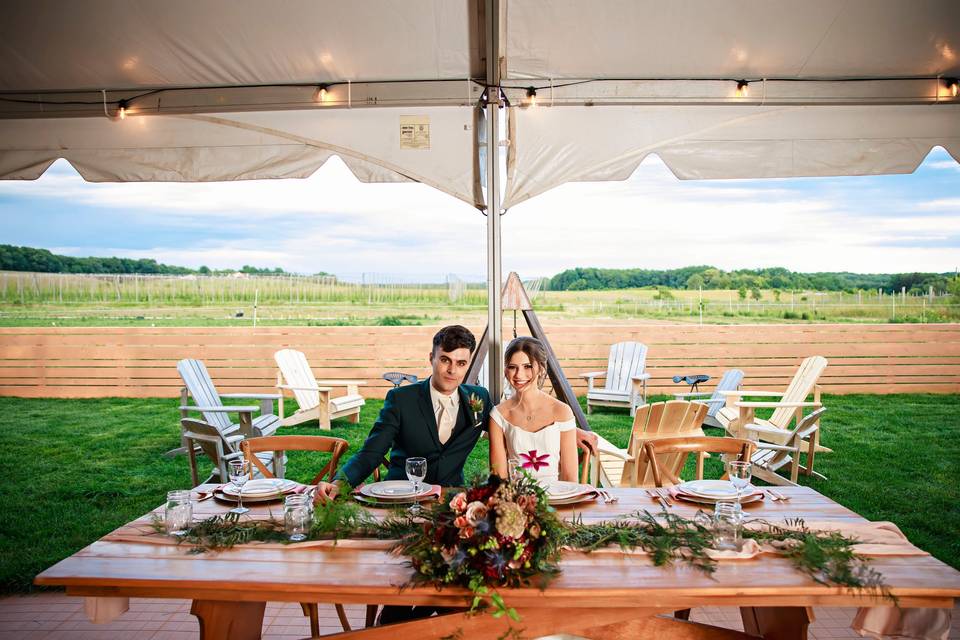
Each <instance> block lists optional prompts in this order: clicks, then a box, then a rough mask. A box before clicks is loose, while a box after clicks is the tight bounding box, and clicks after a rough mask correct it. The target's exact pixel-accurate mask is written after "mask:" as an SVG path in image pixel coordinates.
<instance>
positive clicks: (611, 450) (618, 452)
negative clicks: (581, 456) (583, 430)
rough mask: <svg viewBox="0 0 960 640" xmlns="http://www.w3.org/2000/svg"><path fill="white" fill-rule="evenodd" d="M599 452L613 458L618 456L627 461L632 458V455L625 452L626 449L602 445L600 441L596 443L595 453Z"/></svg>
mask: <svg viewBox="0 0 960 640" xmlns="http://www.w3.org/2000/svg"><path fill="white" fill-rule="evenodd" d="M601 453H606V454H607V455H611V456H613V457H615V458H620V459H621V460H625V461H627V462H629V461H631V460H633V456H632V455H630V454H629V453H627V452H626V451H624V450H623V449H618V448H617V447H609V446H604V445H603V444H602V443H597V455H599V454H601Z"/></svg>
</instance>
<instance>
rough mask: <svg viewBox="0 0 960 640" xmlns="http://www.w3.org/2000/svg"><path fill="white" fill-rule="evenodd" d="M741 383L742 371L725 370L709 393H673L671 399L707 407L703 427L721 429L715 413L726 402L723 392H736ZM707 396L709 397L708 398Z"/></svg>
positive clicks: (721, 426)
mask: <svg viewBox="0 0 960 640" xmlns="http://www.w3.org/2000/svg"><path fill="white" fill-rule="evenodd" d="M741 383H743V371H741V370H740V369H727V370H726V371H724V372H723V376H722V377H721V378H720V382H718V383H717V386H716V387H715V388H714V389H713V391H712V392H710V391H690V392H687V393H675V394H673V397H674V398H676V399H677V400H689V401H691V402H700V403H702V404H705V405H707V406H708V407H709V409H707V417H706V418H704V420H703V426H705V427H717V428H720V429H723V428H724V427H723V425H722V424H720V422H719V421H718V420H717V413H719V412H720V409H722V408H723V406H724V404H726V402H727V398H726V397H725V396H724V395H723V392H724V391H736V390H737V389H739V388H740V385H741ZM708 396H709V397H708Z"/></svg>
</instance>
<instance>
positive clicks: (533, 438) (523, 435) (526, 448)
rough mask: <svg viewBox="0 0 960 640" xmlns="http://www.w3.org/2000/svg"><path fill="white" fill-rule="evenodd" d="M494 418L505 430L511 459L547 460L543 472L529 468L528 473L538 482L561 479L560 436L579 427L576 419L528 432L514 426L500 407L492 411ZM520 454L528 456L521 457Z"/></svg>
mask: <svg viewBox="0 0 960 640" xmlns="http://www.w3.org/2000/svg"><path fill="white" fill-rule="evenodd" d="M490 417H491V418H493V420H494V422H496V423H497V424H498V425H500V428H501V429H503V436H504V440H505V441H506V445H507V460H509V459H511V458H516V459H518V460H520V461H521V462H526V461H527V459H528V458H530V457H532V456H537V457H538V458H540V459H543V458H542V456H543V455H544V454H546V455H547V456H548V457H547V458H546V459H543V461H544V462H545V463H546V465H540V469H539V470H534V469H533V468H532V467H527V468H526V470H527V471H529V472H530V473H531V474H533V475H534V476H535V477H536V478H537V479H538V480H558V479H559V478H560V434H561V433H562V432H564V431H570V430H571V429H575V428H576V427H577V423H576V420H575V419H574V418H570V419H569V420H564V421H562V422H553V423H551V424H548V425H547V426H545V427H543V428H542V429H540V430H539V431H533V432H531V431H524V430H523V429H521V428H520V427H518V426H517V425H515V424H512V423H510V422H509V421H507V419H506V418H505V417H504V416H503V414H502V413H500V411H499V409H498V408H497V407H494V408H493V410H491V411H490ZM520 454H524V455H523V456H521V455H520Z"/></svg>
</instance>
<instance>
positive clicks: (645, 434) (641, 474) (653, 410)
mask: <svg viewBox="0 0 960 640" xmlns="http://www.w3.org/2000/svg"><path fill="white" fill-rule="evenodd" d="M706 415H707V405H705V404H701V403H699V402H687V401H685V400H670V401H669V402H656V403H654V404H645V405H643V406H642V407H639V408H638V409H637V414H636V415H635V416H634V418H633V429H632V430H631V432H630V445H629V448H628V449H627V453H628V455H629V456H630V457H631V458H632V459H631V460H629V461H627V462H625V463H624V467H623V474H622V477H621V481H620V486H624V487H649V486H652V485H653V482H654V478H653V470H652V468H651V465H650V464H649V461H648V460H647V458H646V454H645V453H644V445H645V444H646V443H647V442H648V441H650V440H659V439H662V438H698V437H703V429H701V428H700V425H701V424H703V418H704V416H706ZM686 462H687V454H686V453H683V452H680V453H677V454H672V455H669V456H664V457H661V459H660V460H659V463H660V467H661V468H665V469H669V470H670V471H671V472H672V473H674V474H678V473H680V470H681V469H683V465H684V464H686ZM697 470H698V472H699V473H702V470H703V456H698V458H697Z"/></svg>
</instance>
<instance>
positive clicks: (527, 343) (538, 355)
mask: <svg viewBox="0 0 960 640" xmlns="http://www.w3.org/2000/svg"><path fill="white" fill-rule="evenodd" d="M517 352H520V353H524V354H526V356H527V357H528V358H530V362H536V363H537V364H538V365H539V366H540V373H539V375H538V376H537V387H538V388H540V389H542V388H543V382H544V380H546V378H547V349H546V348H545V347H544V346H543V343H542V342H540V341H539V340H537V339H536V338H531V337H529V336H520V337H518V338H514V339H513V340H511V341H510V344H508V345H507V349H506V351H504V352H503V365H504V367H506V365H507V363H509V362H510V358H512V357H513V356H514V354H516V353H517Z"/></svg>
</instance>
